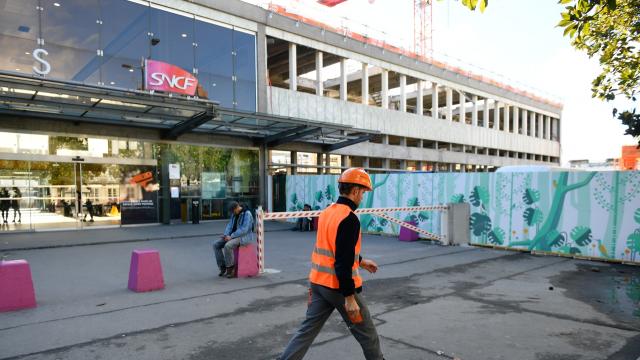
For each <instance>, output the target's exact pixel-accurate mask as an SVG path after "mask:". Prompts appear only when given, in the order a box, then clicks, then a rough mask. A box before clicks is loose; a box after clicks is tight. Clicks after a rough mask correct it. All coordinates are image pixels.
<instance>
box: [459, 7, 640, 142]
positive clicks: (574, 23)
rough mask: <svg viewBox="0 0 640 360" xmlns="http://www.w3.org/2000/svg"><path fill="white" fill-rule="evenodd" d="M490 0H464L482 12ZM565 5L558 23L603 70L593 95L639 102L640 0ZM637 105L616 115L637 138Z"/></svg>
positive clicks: (639, 133) (639, 130) (639, 134)
mask: <svg viewBox="0 0 640 360" xmlns="http://www.w3.org/2000/svg"><path fill="white" fill-rule="evenodd" d="M488 2H489V0H461V4H462V5H463V6H466V7H467V8H469V9H470V10H476V8H479V9H480V11H481V12H483V11H484V9H485V8H486V7H487V5H488ZM559 3H560V4H563V5H565V10H564V11H563V12H562V13H561V16H562V19H561V20H560V22H559V23H558V26H559V27H562V28H564V35H565V36H569V37H570V38H571V45H572V46H573V47H574V48H576V49H578V50H581V51H585V52H586V53H587V54H588V55H589V57H594V56H595V57H597V58H598V60H599V62H600V66H601V68H602V72H601V73H600V74H599V75H598V76H597V77H596V78H595V79H594V80H593V81H592V87H591V90H592V95H593V97H594V98H598V99H601V100H606V101H613V100H615V99H616V98H620V97H622V98H625V99H627V100H630V101H631V102H633V103H636V102H637V95H638V91H639V90H640V47H639V46H638V44H639V43H640V0H559ZM636 111H637V109H636V108H635V107H634V108H633V109H626V110H623V111H619V110H618V108H617V107H616V108H614V109H613V116H614V117H617V118H618V120H620V121H621V122H622V124H623V125H625V126H626V127H627V129H626V130H625V134H627V135H631V136H633V137H634V138H636V139H637V140H638V146H639V147H640V113H636Z"/></svg>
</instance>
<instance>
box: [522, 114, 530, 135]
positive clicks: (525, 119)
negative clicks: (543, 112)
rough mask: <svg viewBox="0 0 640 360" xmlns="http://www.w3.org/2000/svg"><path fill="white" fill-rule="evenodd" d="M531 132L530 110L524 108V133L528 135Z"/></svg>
mask: <svg viewBox="0 0 640 360" xmlns="http://www.w3.org/2000/svg"><path fill="white" fill-rule="evenodd" d="M528 132H529V110H525V109H522V135H524V136H527V133H528Z"/></svg>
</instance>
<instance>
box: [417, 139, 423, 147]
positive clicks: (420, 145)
mask: <svg viewBox="0 0 640 360" xmlns="http://www.w3.org/2000/svg"><path fill="white" fill-rule="evenodd" d="M418 147H419V148H423V147H424V140H423V139H418Z"/></svg>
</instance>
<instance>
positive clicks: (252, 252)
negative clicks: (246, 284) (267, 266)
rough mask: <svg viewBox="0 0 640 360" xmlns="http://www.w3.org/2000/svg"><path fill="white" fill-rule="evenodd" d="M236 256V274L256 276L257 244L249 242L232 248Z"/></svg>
mask: <svg viewBox="0 0 640 360" xmlns="http://www.w3.org/2000/svg"><path fill="white" fill-rule="evenodd" d="M234 254H235V257H236V276H237V277H251V276H257V275H258V271H259V267H258V244H256V243H250V244H248V245H243V246H239V247H238V248H236V249H235V250H234Z"/></svg>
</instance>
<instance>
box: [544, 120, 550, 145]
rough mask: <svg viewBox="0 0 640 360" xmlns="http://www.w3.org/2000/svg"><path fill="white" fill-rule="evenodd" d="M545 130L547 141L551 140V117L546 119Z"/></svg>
mask: <svg viewBox="0 0 640 360" xmlns="http://www.w3.org/2000/svg"><path fill="white" fill-rule="evenodd" d="M544 130H545V133H546V134H545V136H544V138H545V139H547V140H551V117H550V116H545V117H544Z"/></svg>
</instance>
